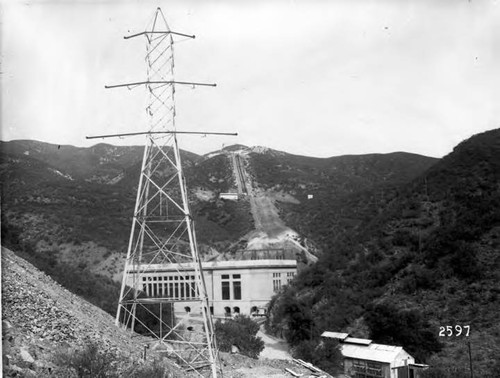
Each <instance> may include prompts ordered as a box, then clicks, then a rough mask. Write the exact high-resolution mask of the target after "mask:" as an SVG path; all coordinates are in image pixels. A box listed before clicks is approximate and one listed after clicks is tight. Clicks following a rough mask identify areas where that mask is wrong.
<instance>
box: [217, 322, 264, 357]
mask: <svg viewBox="0 0 500 378" xmlns="http://www.w3.org/2000/svg"><path fill="white" fill-rule="evenodd" d="M258 331H259V325H258V324H257V323H255V322H254V321H253V320H252V319H250V318H249V317H248V316H245V315H238V316H236V317H235V318H234V319H228V320H226V321H224V322H222V321H221V320H220V319H219V320H217V322H216V323H215V337H216V339H217V345H218V347H219V349H220V350H221V351H223V352H230V351H231V347H232V346H233V345H236V346H237V347H238V349H239V350H240V352H241V353H242V354H244V355H245V356H248V357H252V358H257V357H259V354H260V352H262V350H263V349H264V341H263V340H262V339H261V338H260V337H258V336H257V332H258Z"/></svg>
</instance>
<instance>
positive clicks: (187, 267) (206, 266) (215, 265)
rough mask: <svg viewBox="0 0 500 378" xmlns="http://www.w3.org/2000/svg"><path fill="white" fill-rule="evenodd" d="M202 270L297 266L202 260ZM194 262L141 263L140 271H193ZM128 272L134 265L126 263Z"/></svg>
mask: <svg viewBox="0 0 500 378" xmlns="http://www.w3.org/2000/svg"><path fill="white" fill-rule="evenodd" d="M201 264H202V268H203V270H204V271H218V270H232V269H263V268H267V269H269V268H272V269H290V268H296V267H297V261H296V260H278V259H273V260H230V261H206V262H202V263H201ZM193 270H194V263H176V264H143V265H141V268H140V270H139V271H140V272H143V273H150V272H151V273H152V272H154V273H163V272H178V271H193ZM127 271H128V272H129V273H134V272H136V271H137V270H136V267H135V266H134V265H128V266H127Z"/></svg>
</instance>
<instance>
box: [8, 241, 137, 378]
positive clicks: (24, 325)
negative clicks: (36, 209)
mask: <svg viewBox="0 0 500 378" xmlns="http://www.w3.org/2000/svg"><path fill="white" fill-rule="evenodd" d="M89 341H94V342H97V343H99V344H100V345H101V346H102V347H103V348H104V349H106V350H109V351H111V352H113V353H116V354H118V355H120V356H123V357H125V358H129V359H132V360H140V358H141V353H142V345H141V344H142V343H143V342H145V341H146V339H144V338H142V337H141V338H140V337H136V338H134V339H132V338H131V335H130V333H127V332H125V331H123V330H120V329H118V328H116V327H115V326H114V319H113V318H112V317H111V316H110V315H109V314H107V313H106V312H104V311H103V310H101V309H100V308H98V307H96V306H93V305H91V304H90V303H88V302H86V301H85V300H83V299H81V298H80V297H78V296H77V295H74V294H72V293H70V292H69V291H68V290H66V289H64V288H63V287H61V286H60V285H59V284H57V283H56V282H54V281H53V280H52V279H51V278H50V277H48V276H46V275H45V274H44V273H42V272H40V271H39V270H38V269H36V268H35V267H34V266H33V265H31V264H29V263H28V262H26V261H25V260H23V259H21V258H20V257H18V256H16V255H15V254H14V253H13V252H11V251H10V250H8V249H6V248H2V342H3V364H4V370H3V371H4V374H5V375H6V376H8V374H13V373H15V372H18V373H21V376H22V375H24V374H26V375H29V374H31V376H39V375H40V374H45V373H49V371H50V370H52V369H53V368H54V364H53V362H52V360H53V356H54V354H55V353H56V352H57V350H59V348H63V349H69V348H78V347H83V346H84V345H86V344H87V343H88V342H89Z"/></svg>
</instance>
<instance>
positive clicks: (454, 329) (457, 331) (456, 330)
mask: <svg viewBox="0 0 500 378" xmlns="http://www.w3.org/2000/svg"><path fill="white" fill-rule="evenodd" d="M464 332H465V333H464ZM469 332H470V326H469V325H466V326H463V327H462V326H461V325H458V324H457V325H455V326H441V327H439V336H440V337H445V336H448V337H452V336H457V337H458V336H461V335H462V333H464V336H469Z"/></svg>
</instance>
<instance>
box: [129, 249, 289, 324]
mask: <svg viewBox="0 0 500 378" xmlns="http://www.w3.org/2000/svg"><path fill="white" fill-rule="evenodd" d="M202 268H203V275H204V279H205V284H206V289H207V294H208V299H209V306H210V312H211V314H212V315H215V316H228V315H235V314H246V315H250V314H251V313H255V312H256V311H258V310H259V309H262V308H266V306H267V304H268V302H269V301H270V300H271V297H272V296H273V295H274V294H276V293H277V292H278V291H279V290H280V289H281V288H282V287H283V286H284V285H287V284H288V283H289V282H290V281H291V280H292V279H293V277H294V276H295V274H296V272H297V261H296V260H277V259H276V260H232V261H214V262H202ZM129 273H130V274H128V277H130V279H129V280H128V281H127V285H128V286H129V287H133V286H134V282H133V281H132V277H134V274H132V273H134V270H133V267H132V266H131V267H130V268H129ZM179 273H182V274H179ZM135 288H136V289H137V290H139V291H140V292H142V293H143V295H146V296H147V297H151V298H170V299H172V300H173V301H175V302H174V311H175V313H176V314H177V315H180V314H184V313H186V312H192V313H193V315H194V314H197V313H199V312H200V311H201V309H200V308H199V301H196V300H195V299H196V298H199V295H198V293H196V285H195V270H194V264H193V263H183V264H168V265H165V264H161V265H160V264H150V265H148V267H147V270H144V266H143V267H142V272H141V281H140V282H135ZM197 307H198V308H197Z"/></svg>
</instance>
